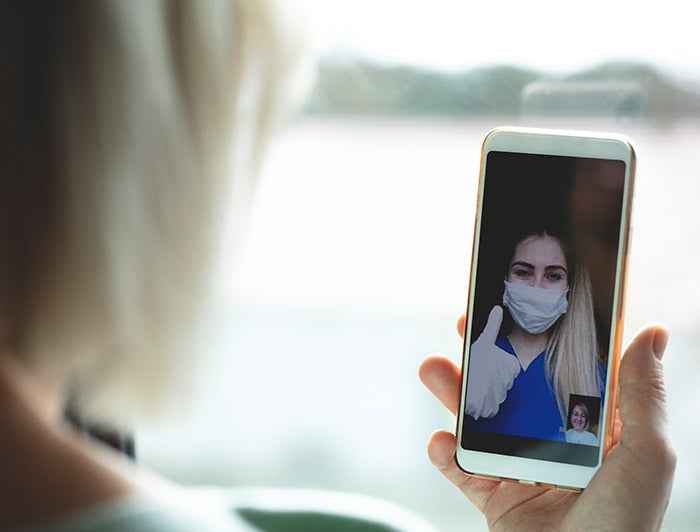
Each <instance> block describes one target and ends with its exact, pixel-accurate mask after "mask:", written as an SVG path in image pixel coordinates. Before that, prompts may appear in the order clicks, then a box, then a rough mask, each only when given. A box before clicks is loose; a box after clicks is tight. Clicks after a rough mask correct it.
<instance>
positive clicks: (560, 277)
mask: <svg viewBox="0 0 700 532" xmlns="http://www.w3.org/2000/svg"><path fill="white" fill-rule="evenodd" d="M546 278H547V280H548V281H549V282H551V283H556V282H559V281H566V276H565V275H564V274H563V273H560V272H549V273H548V274H547V275H546Z"/></svg>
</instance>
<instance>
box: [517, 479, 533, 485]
mask: <svg viewBox="0 0 700 532" xmlns="http://www.w3.org/2000/svg"><path fill="white" fill-rule="evenodd" d="M518 482H519V483H520V484H527V485H528V486H537V482H535V481H533V480H518Z"/></svg>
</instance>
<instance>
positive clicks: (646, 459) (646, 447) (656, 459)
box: [419, 325, 676, 530]
mask: <svg viewBox="0 0 700 532" xmlns="http://www.w3.org/2000/svg"><path fill="white" fill-rule="evenodd" d="M460 330H461V328H460ZM667 338H668V333H667V331H666V330H665V329H664V328H663V327H662V326H658V325H657V326H651V327H647V328H646V329H645V330H643V331H641V332H640V333H639V334H638V335H637V336H636V337H635V339H634V340H633V341H632V342H631V344H630V345H629V347H628V348H627V350H626V352H625V356H624V357H623V361H622V364H621V368H620V395H619V416H620V417H619V419H618V420H617V423H618V428H619V424H620V422H621V423H622V429H621V430H618V431H617V432H616V434H615V437H614V439H613V448H612V450H611V451H610V453H609V454H608V458H607V459H606V460H605V462H604V463H603V465H602V466H601V468H600V469H599V470H598V471H597V472H596V474H595V475H594V477H593V479H592V480H591V482H590V483H589V485H588V487H587V488H586V490H585V491H584V492H583V493H581V494H576V493H571V492H566V491H562V490H559V491H555V490H550V489H547V488H542V487H538V486H534V485H528V484H522V483H517V482H510V481H499V480H487V479H484V478H479V477H474V476H471V475H469V474H467V473H465V472H464V471H462V470H461V469H460V468H459V467H458V465H457V463H456V462H455V450H456V447H457V439H456V437H455V435H454V433H452V432H450V431H448V430H438V431H436V432H435V433H434V434H433V435H432V437H431V438H430V442H429V443H428V456H429V458H430V461H431V462H432V463H433V465H434V466H435V467H436V468H437V469H438V470H439V471H440V472H441V473H442V474H443V475H444V476H445V477H446V478H447V479H448V480H449V481H450V482H452V483H453V484H454V485H455V486H456V487H457V488H459V489H460V490H461V491H462V493H463V494H464V495H465V496H466V497H467V498H468V499H469V500H471V501H472V502H473V503H474V505H475V506H476V507H477V508H478V509H479V510H480V511H481V512H482V513H483V514H484V516H485V518H486V522H487V524H488V525H489V528H490V529H493V530H541V529H543V528H551V529H553V530H564V529H570V530H581V529H585V530H658V529H659V528H660V527H661V522H662V520H663V517H664V513H665V511H666V506H667V504H668V498H669V496H670V493H671V487H672V484H673V474H674V470H675V462H676V457H675V452H674V450H673V445H672V443H671V438H670V435H669V432H668V426H667V414H666V403H665V395H664V394H663V393H660V392H661V390H662V389H663V385H664V384H663V367H662V365H661V361H660V360H661V357H662V356H663V351H664V348H665V345H666V341H667ZM419 376H420V379H421V381H423V383H424V384H425V386H426V387H427V388H428V389H429V390H430V391H431V392H432V393H433V394H434V395H435V397H437V398H438V399H439V400H440V401H441V402H442V403H443V404H444V405H445V406H446V407H447V408H448V409H449V410H450V411H451V412H452V414H453V415H454V414H456V413H457V409H458V402H459V390H460V383H461V372H460V368H459V367H458V366H457V365H456V364H455V363H454V362H453V361H452V360H451V359H450V358H448V357H446V356H444V355H431V356H429V357H427V358H426V359H425V360H424V361H423V363H422V364H421V366H420V369H419ZM620 444H622V445H620Z"/></svg>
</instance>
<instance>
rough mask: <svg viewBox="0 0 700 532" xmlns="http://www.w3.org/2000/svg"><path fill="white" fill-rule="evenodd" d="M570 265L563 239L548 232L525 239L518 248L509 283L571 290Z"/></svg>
mask: <svg viewBox="0 0 700 532" xmlns="http://www.w3.org/2000/svg"><path fill="white" fill-rule="evenodd" d="M568 271H569V264H568V261H567V258H566V252H565V250H564V244H563V243H562V241H561V239H559V238H557V237H555V236H551V235H550V234H549V233H547V232H546V231H542V232H540V233H535V234H530V235H527V236H525V237H523V238H522V239H521V240H520V241H518V243H517V244H516V245H515V249H514V250H513V256H512V257H511V259H510V263H509V265H508V273H507V275H506V280H507V281H508V282H510V283H517V284H523V285H527V286H533V287H537V288H546V289H548V290H559V291H562V290H567V289H568V288H569V280H568V279H569V277H568Z"/></svg>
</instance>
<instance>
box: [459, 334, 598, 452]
mask: <svg viewBox="0 0 700 532" xmlns="http://www.w3.org/2000/svg"><path fill="white" fill-rule="evenodd" d="M496 345H497V346H498V347H500V348H501V349H503V350H504V351H506V352H507V353H510V354H511V355H513V356H516V355H515V349H513V346H512V345H511V344H510V342H509V341H508V338H506V337H502V338H498V339H497V340H496ZM601 373H602V375H601V376H602V377H604V374H605V368H604V367H603V368H602V372H601ZM603 382H605V380H604V379H603ZM601 404H602V400H601ZM463 424H464V428H467V429H474V430H484V431H487V432H499V433H501V434H513V435H515V436H525V437H528V438H539V439H543V440H555V441H566V438H565V430H566V427H562V421H561V416H560V415H559V408H558V407H557V400H556V398H555V397H554V391H553V390H552V387H551V386H550V384H549V383H548V382H547V379H546V377H545V371H544V351H542V352H541V353H540V354H539V355H537V357H536V358H535V359H534V360H533V361H532V362H530V365H529V366H528V367H527V369H526V370H523V369H522V368H521V369H520V373H519V374H518V375H517V377H515V380H514V381H513V387H512V388H511V389H510V390H509V391H508V394H507V396H506V400H505V401H504V402H503V403H501V406H500V408H499V410H498V413H497V414H496V415H495V416H494V417H492V418H480V419H478V420H476V421H475V420H474V418H472V417H471V416H469V415H465V416H464V420H463Z"/></svg>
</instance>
